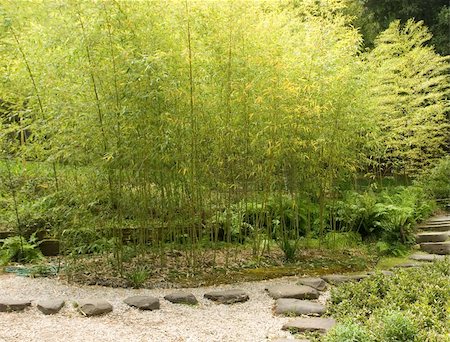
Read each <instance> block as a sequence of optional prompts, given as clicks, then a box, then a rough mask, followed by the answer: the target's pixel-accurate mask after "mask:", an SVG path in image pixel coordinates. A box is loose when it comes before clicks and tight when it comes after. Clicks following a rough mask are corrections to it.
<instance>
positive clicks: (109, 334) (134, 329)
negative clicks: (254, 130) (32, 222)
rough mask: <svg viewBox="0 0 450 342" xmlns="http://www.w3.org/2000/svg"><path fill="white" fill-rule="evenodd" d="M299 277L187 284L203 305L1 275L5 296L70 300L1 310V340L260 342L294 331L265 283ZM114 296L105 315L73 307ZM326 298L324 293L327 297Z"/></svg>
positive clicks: (151, 292)
mask: <svg viewBox="0 0 450 342" xmlns="http://www.w3.org/2000/svg"><path fill="white" fill-rule="evenodd" d="M295 280H296V279H295V278H292V277H290V278H282V279H277V280H270V281H262V282H252V283H241V284H235V285H223V286H220V287H204V288H193V289H185V290H186V291H189V292H192V293H193V294H194V295H195V296H196V297H197V299H198V300H199V305H197V306H187V305H180V304H172V303H170V302H168V301H166V300H164V299H163V297H164V295H166V294H168V293H170V292H171V290H163V289H155V290H146V289H142V290H134V289H121V288H120V289H119V288H116V289H113V288H106V287H99V286H79V285H68V284H64V283H62V282H60V281H58V280H57V279H48V278H36V279H32V278H25V277H18V276H13V275H0V297H1V298H14V299H31V300H32V301H33V306H34V305H35V302H36V301H37V300H40V299H47V298H61V299H63V300H65V301H66V306H65V307H64V308H63V309H62V310H61V312H60V313H58V314H56V315H50V316H46V315H43V314H42V313H41V312H39V311H38V310H37V309H36V308H35V307H32V308H30V309H27V310H26V311H25V312H11V313H1V312H0V327H1V328H0V341H2V342H3V341H7V342H12V341H21V342H22V341H40V342H42V341H43V342H47V341H65V342H68V341H86V342H88V341H96V342H100V341H102V342H103V341H115V342H118V341H127V342H128V341H133V342H134V341H146V342H147V341H152V342H157V341H162V342H170V341H174V342H175V341H177V342H181V341H192V342H194V341H195V342H203V341H204V342H214V341H220V342H225V341H230V342H231V341H233V342H237V341H239V342H244V341H248V342H258V341H270V340H272V339H275V338H277V337H288V336H290V334H289V333H288V332H284V331H281V327H282V325H283V324H284V323H286V322H287V321H288V320H289V318H285V317H276V316H274V315H273V313H272V307H273V303H274V301H273V299H272V298H270V297H269V296H268V295H267V293H266V291H264V288H265V287H266V286H267V285H268V284H283V283H284V284H286V283H289V282H290V283H293V281H295ZM230 288H239V289H242V290H244V291H246V292H247V293H248V294H249V296H250V300H249V301H247V302H245V303H238V304H233V305H221V304H215V303H213V302H211V301H209V300H206V299H204V298H203V294H204V293H205V292H207V291H209V290H213V289H230ZM131 295H151V296H155V297H159V298H160V301H161V309H160V310H157V311H138V310H136V309H133V308H130V307H129V306H127V305H126V304H124V303H123V302H122V301H123V299H125V298H126V297H128V296H131ZM86 298H98V299H105V300H107V301H109V302H110V303H111V304H112V305H113V306H114V311H113V312H112V313H110V314H107V315H104V316H100V317H90V318H87V317H83V316H81V315H80V314H79V313H78V312H77V311H76V310H75V308H74V307H73V305H72V304H73V303H74V302H75V301H78V300H80V299H86ZM321 299H322V301H323V300H324V298H321Z"/></svg>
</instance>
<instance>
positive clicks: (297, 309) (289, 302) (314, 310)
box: [275, 298, 327, 316]
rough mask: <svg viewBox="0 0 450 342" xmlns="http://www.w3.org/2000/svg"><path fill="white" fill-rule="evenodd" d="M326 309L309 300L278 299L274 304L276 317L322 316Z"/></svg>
mask: <svg viewBox="0 0 450 342" xmlns="http://www.w3.org/2000/svg"><path fill="white" fill-rule="evenodd" d="M326 311H327V308H326V307H325V306H323V305H322V304H320V303H315V302H311V301H309V300H300V299H294V298H279V299H277V300H276V302H275V313H276V314H277V315H287V316H301V315H318V316H320V315H323V314H324V313H325V312H326Z"/></svg>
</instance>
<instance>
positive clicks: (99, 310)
mask: <svg viewBox="0 0 450 342" xmlns="http://www.w3.org/2000/svg"><path fill="white" fill-rule="evenodd" d="M112 310H113V307H112V305H111V304H110V303H108V302H107V301H106V300H103V299H85V300H80V301H79V302H78V311H80V312H81V313H82V314H83V315H84V316H87V317H90V316H99V315H103V314H105V313H108V312H111V311H112Z"/></svg>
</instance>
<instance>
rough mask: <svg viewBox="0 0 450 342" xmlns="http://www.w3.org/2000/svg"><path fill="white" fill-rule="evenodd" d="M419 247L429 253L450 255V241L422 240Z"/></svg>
mask: <svg viewBox="0 0 450 342" xmlns="http://www.w3.org/2000/svg"><path fill="white" fill-rule="evenodd" d="M420 249H421V250H422V251H424V252H427V253H430V254H439V255H450V241H445V242H424V243H421V244H420Z"/></svg>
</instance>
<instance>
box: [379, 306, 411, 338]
mask: <svg viewBox="0 0 450 342" xmlns="http://www.w3.org/2000/svg"><path fill="white" fill-rule="evenodd" d="M376 316H379V315H376ZM377 319H379V322H380V324H379V325H378V327H377V328H376V331H377V334H376V335H377V336H378V339H379V341H383V342H414V341H417V337H418V328H417V326H416V325H415V324H414V322H413V320H412V319H411V318H410V317H408V315H407V314H406V313H403V312H399V311H388V312H386V313H384V314H383V315H382V316H381V317H377Z"/></svg>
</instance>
